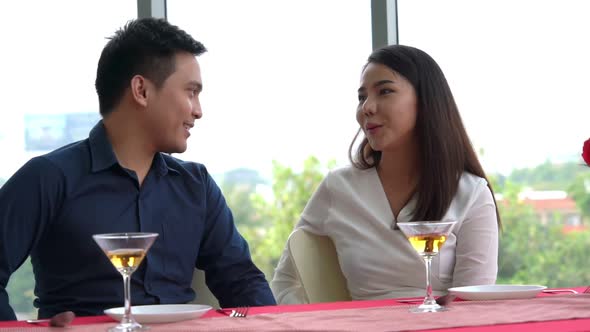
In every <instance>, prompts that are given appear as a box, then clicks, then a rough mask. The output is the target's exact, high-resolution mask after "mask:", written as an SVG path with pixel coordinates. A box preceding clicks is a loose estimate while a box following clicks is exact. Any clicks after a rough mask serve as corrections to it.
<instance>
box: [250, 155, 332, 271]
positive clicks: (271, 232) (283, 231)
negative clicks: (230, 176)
mask: <svg viewBox="0 0 590 332" xmlns="http://www.w3.org/2000/svg"><path fill="white" fill-rule="evenodd" d="M334 164H335V163H334V162H333V161H330V162H328V163H327V165H325V166H324V165H322V163H321V162H320V161H319V160H318V159H317V158H315V157H309V158H308V159H306V160H305V161H304V164H303V170H302V171H300V172H296V171H294V170H293V169H292V168H290V167H287V166H283V165H281V164H279V163H278V162H273V182H272V192H273V199H272V200H270V201H268V200H267V199H266V198H265V197H263V196H262V195H260V194H255V195H254V196H253V203H254V207H255V209H256V211H257V213H258V214H259V215H260V218H261V219H262V220H266V221H267V222H268V224H269V225H270V227H269V228H267V229H256V228H251V229H248V230H245V231H244V234H245V235H244V236H245V237H246V235H247V236H248V240H249V242H250V244H251V252H252V257H253V260H254V261H255V262H256V264H257V265H258V267H260V268H261V269H262V270H263V272H264V273H265V274H266V276H267V278H268V279H270V278H272V273H273V270H274V267H275V266H276V264H277V262H278V260H279V258H280V256H281V254H282V252H283V249H284V247H285V244H286V243H287V239H288V237H289V234H291V231H293V227H294V226H295V223H296V222H297V221H298V220H299V216H300V214H301V212H302V211H303V208H304V207H305V205H306V204H307V201H308V200H309V198H310V197H311V195H312V194H313V193H314V192H315V190H316V189H317V187H318V185H319V184H320V182H321V181H322V179H323V178H324V176H325V174H326V172H327V170H328V169H330V168H332V167H333V166H334Z"/></svg>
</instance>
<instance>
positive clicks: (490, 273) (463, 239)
mask: <svg viewBox="0 0 590 332" xmlns="http://www.w3.org/2000/svg"><path fill="white" fill-rule="evenodd" d="M482 185H483V186H484V188H483V190H481V191H480V193H479V195H478V196H477V198H476V199H475V201H474V203H473V204H472V206H471V208H470V209H469V211H468V212H467V215H466V216H465V220H464V221H463V223H462V225H461V228H460V229H459V231H458V233H457V247H456V251H455V270H454V272H453V286H454V287H457V286H467V285H487V284H494V283H495V282H496V277H497V273H498V221H497V215H496V206H495V204H494V199H493V197H492V193H491V191H490V190H489V189H488V188H487V186H486V185H485V182H484V183H483V184H482Z"/></svg>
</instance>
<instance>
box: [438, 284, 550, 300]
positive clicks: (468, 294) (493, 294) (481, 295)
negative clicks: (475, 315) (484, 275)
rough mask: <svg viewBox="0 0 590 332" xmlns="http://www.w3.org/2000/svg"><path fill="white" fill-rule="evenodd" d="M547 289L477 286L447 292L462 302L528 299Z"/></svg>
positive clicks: (518, 286) (529, 286)
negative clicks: (462, 300)
mask: <svg viewBox="0 0 590 332" xmlns="http://www.w3.org/2000/svg"><path fill="white" fill-rule="evenodd" d="M545 288H547V287H545V286H539V285H479V286H465V287H453V288H449V292H450V293H452V294H454V295H456V296H458V297H460V298H462V299H464V300H472V301H477V300H509V299H530V298H533V297H535V296H537V294H539V293H540V292H541V291H543V289H545Z"/></svg>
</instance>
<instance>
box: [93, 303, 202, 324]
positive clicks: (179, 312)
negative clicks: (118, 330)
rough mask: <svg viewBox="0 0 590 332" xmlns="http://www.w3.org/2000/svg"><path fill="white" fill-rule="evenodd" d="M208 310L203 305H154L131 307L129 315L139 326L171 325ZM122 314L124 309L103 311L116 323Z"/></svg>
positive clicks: (199, 315)
mask: <svg viewBox="0 0 590 332" xmlns="http://www.w3.org/2000/svg"><path fill="white" fill-rule="evenodd" d="M209 310H211V307H210V306H208V305H203V304H156V305H139V306H132V307H131V314H132V315H133V317H134V318H135V320H136V321H137V322H138V323H140V324H144V323H147V324H151V323H171V322H179V321H182V320H189V319H195V318H199V317H201V316H202V315H203V314H204V313H206V312H207V311H209ZM124 312H125V308H124V307H119V308H112V309H107V310H105V311H104V313H105V314H107V315H109V316H110V317H111V318H113V319H114V320H117V321H120V320H121V318H122V317H123V313H124Z"/></svg>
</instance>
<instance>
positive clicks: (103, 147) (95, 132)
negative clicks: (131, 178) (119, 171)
mask: <svg viewBox="0 0 590 332" xmlns="http://www.w3.org/2000/svg"><path fill="white" fill-rule="evenodd" d="M88 140H89V143H90V155H91V156H92V172H93V173H96V172H100V171H102V170H105V169H107V168H109V167H111V166H113V165H115V164H117V165H118V164H119V162H118V160H117V157H116V156H115V152H114V151H113V146H112V145H111V142H109V138H108V136H107V131H106V128H105V127H104V123H103V122H102V120H101V121H99V122H98V123H97V124H96V125H95V126H94V128H92V130H91V131H90V136H89V137H88ZM152 169H153V170H155V171H156V172H157V174H158V175H160V176H164V175H166V174H168V172H169V171H170V172H171V173H175V174H180V173H179V172H178V171H177V170H176V169H174V168H172V167H170V166H169V165H168V163H167V162H166V159H165V158H164V156H163V155H162V153H156V155H155V156H154V160H153V163H152Z"/></svg>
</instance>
